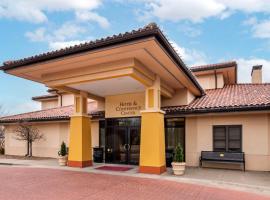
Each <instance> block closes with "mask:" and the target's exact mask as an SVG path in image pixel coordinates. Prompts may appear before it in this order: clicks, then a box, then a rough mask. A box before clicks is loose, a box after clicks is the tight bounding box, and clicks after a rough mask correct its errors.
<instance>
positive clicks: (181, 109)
mask: <svg viewBox="0 0 270 200" xmlns="http://www.w3.org/2000/svg"><path fill="white" fill-rule="evenodd" d="M205 92H206V94H205V95H204V96H202V97H200V98H196V99H195V100H194V101H193V102H191V103H190V104H189V105H187V106H172V107H166V108H163V109H164V110H165V111H166V113H196V112H218V111H219V112H229V111H241V110H261V109H269V110H270V84H269V83H265V84H234V85H226V86H225V87H224V88H221V89H210V90H206V91H205Z"/></svg>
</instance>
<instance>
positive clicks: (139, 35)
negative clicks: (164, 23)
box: [0, 26, 205, 96]
mask: <svg viewBox="0 0 270 200" xmlns="http://www.w3.org/2000/svg"><path fill="white" fill-rule="evenodd" d="M153 36H154V37H155V38H156V39H157V40H158V41H159V42H160V43H161V45H162V46H164V47H165V49H166V50H167V52H168V53H169V55H170V56H171V57H172V58H173V59H174V61H175V62H176V63H177V65H178V66H180V68H181V70H182V71H183V72H184V73H185V74H186V75H187V77H188V78H189V79H190V80H191V82H192V83H193V84H194V86H195V87H196V88H197V89H198V91H199V92H200V94H201V96H202V95H204V94H205V92H204V90H203V88H202V87H201V86H200V84H199V83H198V82H197V80H196V79H195V77H194V76H193V74H192V73H191V71H190V70H189V69H188V68H187V66H186V65H185V64H184V62H183V61H182V59H181V58H180V57H179V55H178V54H177V53H176V51H175V50H174V49H173V47H172V46H171V44H170V43H169V41H168V40H167V39H166V37H165V36H164V34H163V33H162V32H161V31H160V29H159V28H158V26H155V27H154V28H151V29H147V30H143V31H141V32H140V31H137V32H136V33H134V34H131V33H130V34H123V35H122V37H119V36H118V37H116V38H112V39H108V40H106V39H104V40H99V41H98V42H96V43H92V44H91V45H85V46H83V45H78V46H77V47H76V46H75V47H74V48H73V49H72V48H70V49H63V50H59V51H54V52H51V53H47V54H41V55H39V56H36V57H30V58H28V59H25V60H23V61H20V62H18V63H12V64H8V65H5V64H4V65H3V66H1V67H0V70H3V71H8V70H11V69H15V68H18V67H24V66H27V65H30V64H34V63H39V62H44V61H48V60H51V59H56V58H59V57H63V56H68V55H73V54H78V53H83V52H86V51H91V50H95V49H98V48H104V47H108V46H112V45H118V44H121V43H125V42H127V41H134V40H141V39H144V38H149V37H153Z"/></svg>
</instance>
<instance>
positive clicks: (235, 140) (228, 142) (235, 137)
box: [213, 125, 242, 152]
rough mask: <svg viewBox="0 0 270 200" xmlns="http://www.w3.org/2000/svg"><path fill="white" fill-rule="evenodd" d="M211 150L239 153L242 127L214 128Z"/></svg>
mask: <svg viewBox="0 0 270 200" xmlns="http://www.w3.org/2000/svg"><path fill="white" fill-rule="evenodd" d="M213 149H214V151H228V152H241V151H242V126H241V125H231V126H214V127H213Z"/></svg>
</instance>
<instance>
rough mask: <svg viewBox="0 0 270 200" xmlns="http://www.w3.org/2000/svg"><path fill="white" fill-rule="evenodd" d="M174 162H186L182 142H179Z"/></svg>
mask: <svg viewBox="0 0 270 200" xmlns="http://www.w3.org/2000/svg"><path fill="white" fill-rule="evenodd" d="M173 161H174V162H184V152H183V148H182V146H181V144H178V145H177V146H176V148H175V154H174V158H173Z"/></svg>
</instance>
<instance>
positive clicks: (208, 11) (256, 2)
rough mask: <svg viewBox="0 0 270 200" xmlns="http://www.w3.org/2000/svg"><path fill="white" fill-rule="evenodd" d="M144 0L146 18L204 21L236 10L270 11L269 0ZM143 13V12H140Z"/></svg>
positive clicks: (245, 11) (140, 0)
mask: <svg viewBox="0 0 270 200" xmlns="http://www.w3.org/2000/svg"><path fill="white" fill-rule="evenodd" d="M137 1H138V2H144V4H145V8H144V12H143V13H144V14H145V17H144V18H145V19H149V18H150V17H157V18H159V19H161V20H170V21H180V20H189V21H192V22H202V21H203V20H204V19H207V18H209V17H219V18H220V19H224V18H227V17H229V16H231V15H232V14H233V13H234V12H236V11H240V12H244V13H258V12H262V13H270V3H269V0H203V1H202V0H137ZM140 13H141V12H140Z"/></svg>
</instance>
